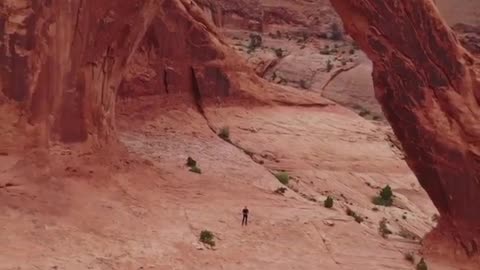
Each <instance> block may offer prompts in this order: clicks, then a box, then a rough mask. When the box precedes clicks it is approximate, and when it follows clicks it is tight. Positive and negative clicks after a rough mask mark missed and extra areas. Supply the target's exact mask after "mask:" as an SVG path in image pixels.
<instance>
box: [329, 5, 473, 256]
mask: <svg viewBox="0 0 480 270" xmlns="http://www.w3.org/2000/svg"><path fill="white" fill-rule="evenodd" d="M331 2H332V4H333V5H334V7H335V9H336V10H337V12H338V13H339V14H340V16H341V17H342V18H343V21H344V25H345V28H346V29H347V31H348V32H349V33H350V34H351V36H352V37H353V38H354V39H355V40H356V41H357V42H358V44H359V46H360V47H361V48H362V49H363V50H364V51H365V52H366V53H367V55H368V56H369V58H370V59H371V60H372V62H373V64H374V71H373V80H374V84H375V94H376V97H377V99H378V100H379V102H380V103H381V104H382V107H383V111H384V113H385V115H386V118H387V119H388V121H389V122H390V123H391V125H392V127H393V129H394V131H395V134H396V135H397V137H398V139H399V140H400V141H401V143H402V147H403V149H404V150H405V153H406V157H407V158H406V161H407V163H408V164H409V166H410V168H412V170H413V171H414V173H415V174H416V176H417V178H418V180H419V182H420V183H421V185H422V186H423V187H424V189H425V190H426V191H427V192H428V194H429V196H430V198H431V199H432V201H433V202H434V203H435V205H436V207H437V208H438V209H439V211H440V213H441V219H442V221H441V223H440V224H441V225H439V227H438V230H439V231H443V232H444V234H442V233H440V234H439V235H443V236H442V237H444V238H449V239H455V241H456V242H457V243H458V244H460V245H461V246H463V247H464V248H465V250H466V251H467V252H468V254H469V255H474V254H478V252H477V251H476V250H477V249H476V248H475V247H476V246H478V243H480V213H479V212H478V211H477V209H475V207H473V206H475V205H480V197H479V194H480V181H479V176H478V175H480V163H479V162H478V161H479V159H480V158H479V157H480V145H479V144H478V141H479V140H480V132H479V131H480V126H479V124H478V121H476V120H474V119H478V116H479V115H480V106H479V104H478V101H477V99H476V98H475V93H477V92H478V91H479V89H478V82H477V81H478V75H477V74H476V71H475V69H474V63H475V62H476V61H477V60H476V59H474V58H473V57H472V56H471V55H470V54H469V53H468V52H467V51H466V50H465V49H464V48H463V47H462V46H461V45H460V43H459V41H458V40H457V38H456V36H455V34H454V33H453V32H452V30H451V29H450V28H449V27H448V26H447V25H446V23H445V22H444V21H443V20H442V19H441V18H440V15H439V14H438V11H437V9H436V8H435V6H434V3H433V2H432V1H431V0H423V1H404V2H389V1H350V0H332V1H331ZM466 246H468V248H466Z"/></svg>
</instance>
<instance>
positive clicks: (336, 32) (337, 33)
mask: <svg viewBox="0 0 480 270" xmlns="http://www.w3.org/2000/svg"><path fill="white" fill-rule="evenodd" d="M330 32H331V34H332V36H331V38H332V40H343V32H342V29H341V28H340V26H339V25H338V24H337V23H333V24H332V25H330Z"/></svg>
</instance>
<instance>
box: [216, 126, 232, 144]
mask: <svg viewBox="0 0 480 270" xmlns="http://www.w3.org/2000/svg"><path fill="white" fill-rule="evenodd" d="M218 137H220V138H222V139H224V140H225V141H230V128H228V127H223V128H221V129H220V132H219V133H218Z"/></svg>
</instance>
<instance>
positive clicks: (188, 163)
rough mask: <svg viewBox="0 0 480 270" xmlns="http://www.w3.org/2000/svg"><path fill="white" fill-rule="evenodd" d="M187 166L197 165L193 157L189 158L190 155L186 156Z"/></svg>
mask: <svg viewBox="0 0 480 270" xmlns="http://www.w3.org/2000/svg"><path fill="white" fill-rule="evenodd" d="M187 166H188V167H190V168H191V167H195V166H197V161H196V160H195V159H193V158H191V157H188V158H187Z"/></svg>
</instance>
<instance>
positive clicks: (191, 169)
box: [190, 166, 202, 174]
mask: <svg viewBox="0 0 480 270" xmlns="http://www.w3.org/2000/svg"><path fill="white" fill-rule="evenodd" d="M190 171H191V172H193V173H198V174H201V173H202V170H201V169H200V168H198V167H197V166H193V167H191V168H190Z"/></svg>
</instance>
